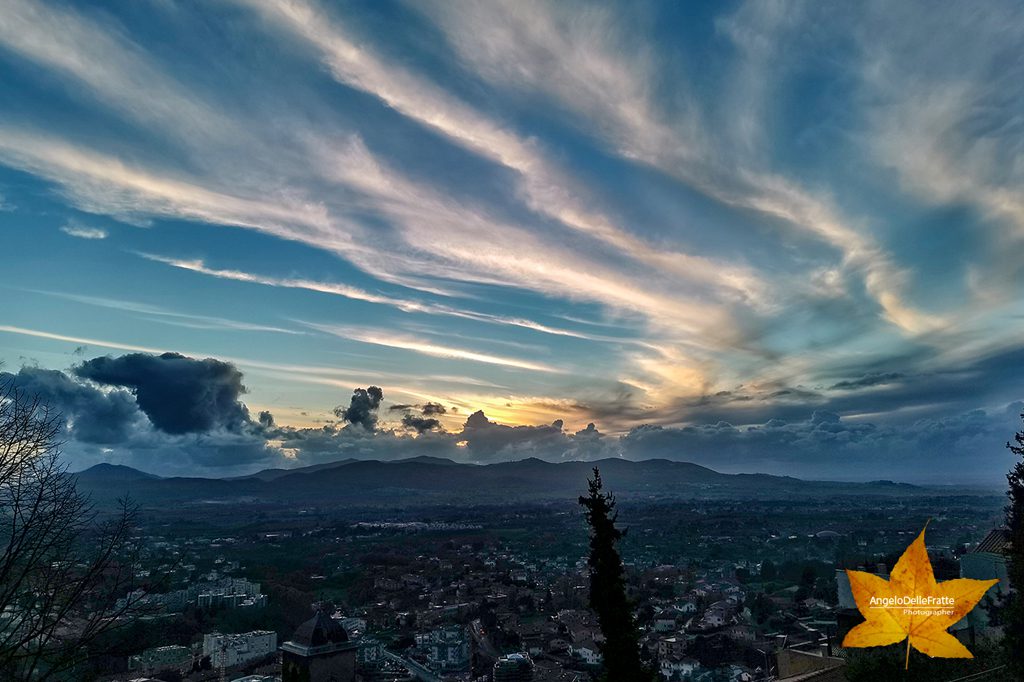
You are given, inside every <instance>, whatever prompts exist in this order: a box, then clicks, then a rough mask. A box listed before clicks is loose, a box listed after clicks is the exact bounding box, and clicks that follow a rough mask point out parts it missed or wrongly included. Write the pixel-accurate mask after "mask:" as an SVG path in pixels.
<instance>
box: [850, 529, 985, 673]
mask: <svg viewBox="0 0 1024 682" xmlns="http://www.w3.org/2000/svg"><path fill="white" fill-rule="evenodd" d="M927 527H928V526H927V524H925V528H926V529H927ZM846 575H848V576H849V577H850V588H851V590H852V591H853V598H854V599H855V600H856V602H857V609H858V610H859V611H860V613H861V615H862V616H864V618H865V619H866V620H865V621H864V622H863V623H861V624H860V625H858V626H856V627H854V628H853V629H851V630H850V631H849V632H848V633H847V634H846V637H845V638H843V646H844V647H872V646H887V645H889V644H896V643H898V642H902V641H903V640H904V639H906V640H907V659H906V664H905V665H909V664H910V647H914V648H915V649H917V650H918V651H920V652H921V653H923V654H926V655H928V656H933V657H938V658H974V656H973V655H972V654H971V652H970V651H968V650H967V647H965V646H964V645H963V644H961V643H960V640H958V639H957V638H956V637H954V636H953V635H951V634H949V633H948V632H946V629H947V628H949V627H950V626H951V625H953V624H954V623H956V622H957V621H959V620H960V619H961V618H963V617H964V616H966V615H967V614H968V612H970V610H971V609H973V608H974V606H975V604H977V603H978V602H979V601H980V600H981V598H982V597H983V596H985V592H986V591H988V589H989V588H990V587H992V586H993V585H995V584H996V583H997V582H999V581H998V580H972V579H969V578H959V579H957V580H946V581H945V582H941V583H937V582H935V574H934V573H933V572H932V563H931V561H930V560H929V559H928V551H927V549H925V545H924V530H922V531H921V534H920V535H918V536H917V539H916V540H914V542H912V543H911V544H910V546H909V547H907V550H906V551H905V552H904V553H903V556H901V557H900V560H899V561H898V562H896V566H895V568H893V569H892V574H891V575H890V576H889V580H883V579H882V578H879V577H878V576H877V575H874V574H872V573H865V572H864V571H847V572H846Z"/></svg>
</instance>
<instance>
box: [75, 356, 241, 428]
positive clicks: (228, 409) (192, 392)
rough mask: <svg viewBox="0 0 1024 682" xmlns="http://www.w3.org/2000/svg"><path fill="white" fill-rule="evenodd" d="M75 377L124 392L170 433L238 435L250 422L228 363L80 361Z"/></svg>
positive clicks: (134, 359)
mask: <svg viewBox="0 0 1024 682" xmlns="http://www.w3.org/2000/svg"><path fill="white" fill-rule="evenodd" d="M74 372H75V374H76V375H77V376H79V377H81V378H83V379H89V380H90V381H94V382H96V383H97V384H102V385H106V386H119V387H125V388H128V389H130V390H131V391H132V392H133V393H134V394H135V398H136V400H137V401H138V403H139V408H140V409H141V410H142V411H143V412H145V413H146V416H147V417H149V419H150V421H152V422H153V425H154V426H156V427H157V428H158V429H160V430H162V431H164V432H166V433H170V434H181V433H196V432H201V431H210V430H212V429H214V428H217V427H221V428H224V429H227V430H229V431H239V430H240V429H241V428H242V427H243V426H245V425H246V424H249V423H250V419H249V411H248V410H247V409H246V407H245V405H243V404H242V403H241V402H240V401H239V397H240V396H241V395H242V394H243V393H245V386H243V385H242V373H241V372H240V371H239V370H238V369H237V368H236V367H235V366H234V365H232V364H231V363H228V362H222V361H220V360H214V359H212V358H207V359H205V360H196V359H194V358H189V357H185V356H184V355H181V354H179V353H163V354H162V355H157V356H154V355H147V354H143V353H132V354H130V355H123V356H121V357H119V358H112V357H101V358H95V359H93V360H88V361H86V362H83V363H82V364H81V365H79V366H78V367H76V368H75V370H74Z"/></svg>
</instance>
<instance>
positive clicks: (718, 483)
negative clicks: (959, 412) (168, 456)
mask: <svg viewBox="0 0 1024 682" xmlns="http://www.w3.org/2000/svg"><path fill="white" fill-rule="evenodd" d="M594 467H598V468H599V469H600V471H601V475H602V477H603V479H604V482H605V488H606V489H607V490H610V491H613V492H614V493H615V494H616V495H618V496H619V497H620V498H623V499H629V498H645V499H665V498H680V499H686V498H689V499H695V498H716V497H717V498H732V499H742V498H760V499H765V498H779V499H784V498H813V497H818V498H820V497H828V496H834V495H897V494H898V495H911V494H924V493H928V492H930V490H929V489H928V488H921V487H918V486H913V485H909V484H905V483H893V482H891V481H874V482H870V483H843V482H831V481H806V480H801V479H797V478H792V477H789V476H773V475H768V474H723V473H719V472H717V471H714V470H712V469H709V468H707V467H703V466H700V465H697V464H693V463H690V462H677V461H670V460H666V459H648V460H641V461H631V460H624V459H604V460H600V461H596V462H577V461H573V462H547V461H544V460H540V459H536V458H529V459H523V460H518V461H512V462H501V463H494V464H464V463H459V462H453V461H451V460H447V459H440V458H436V457H415V458H410V459H403V460H395V461H379V460H355V459H345V460H341V461H337V462H329V463H325V464H317V465H314V466H308V467H302V468H296V469H264V470H262V471H259V472H257V473H254V474H251V475H248V476H242V477H234V478H189V477H172V478H162V477H159V476H155V475H153V474H148V473H145V472H142V471H138V470H136V469H132V468H131V467H127V466H122V465H112V464H98V465H96V466H94V467H91V468H89V469H86V470H85V471H81V472H79V473H77V474H74V476H75V477H76V481H77V485H78V487H79V489H80V490H82V491H83V492H85V493H87V494H89V495H91V496H92V497H93V498H94V499H96V500H98V501H104V500H110V499H114V498H116V497H118V496H121V495H123V494H125V493H130V494H131V496H132V497H133V498H135V499H136V500H140V501H142V502H143V503H144V504H149V503H159V504H166V503H199V502H207V503H209V502H220V503H230V502H233V501H237V502H267V503H282V504H300V505H324V506H345V505H379V504H387V505H392V506H407V505H424V504H458V503H469V504H508V503H515V502H528V501H547V500H559V499H562V500H575V499H576V497H577V496H578V495H580V494H582V493H584V492H585V491H586V487H587V478H588V476H590V475H591V474H592V469H593V468H594Z"/></svg>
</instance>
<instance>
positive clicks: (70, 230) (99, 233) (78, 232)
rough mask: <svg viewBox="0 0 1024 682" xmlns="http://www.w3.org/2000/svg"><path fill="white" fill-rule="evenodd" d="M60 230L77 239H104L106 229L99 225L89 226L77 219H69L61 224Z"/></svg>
mask: <svg viewBox="0 0 1024 682" xmlns="http://www.w3.org/2000/svg"><path fill="white" fill-rule="evenodd" d="M60 231H61V232H63V233H64V234H66V235H68V236H71V237H78V238H79V239H106V238H107V231H106V230H104V229H102V228H99V227H90V226H88V225H83V224H81V223H79V222H77V221H69V222H68V223H66V224H65V225H62V226H61V228H60Z"/></svg>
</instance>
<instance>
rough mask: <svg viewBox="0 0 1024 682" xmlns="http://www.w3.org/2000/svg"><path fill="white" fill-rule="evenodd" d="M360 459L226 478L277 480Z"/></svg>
mask: <svg viewBox="0 0 1024 682" xmlns="http://www.w3.org/2000/svg"><path fill="white" fill-rule="evenodd" d="M358 461H359V460H358V459H352V458H349V459H342V460H338V461H337V462H324V463H323V464H311V465H310V466H308V467H296V468H294V469H261V470H260V471H257V472H256V473H255V474H249V475H247V476H234V477H232V478H228V479H225V480H228V481H238V480H244V479H247V478H255V479H259V480H261V481H276V480H277V479H279V478H281V477H282V476H290V475H291V474H311V473H313V472H316V471H323V470H324V469H333V468H335V467H342V466H345V465H346V464H352V463H353V462H358Z"/></svg>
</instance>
